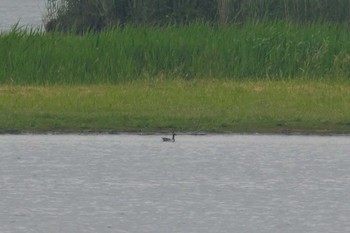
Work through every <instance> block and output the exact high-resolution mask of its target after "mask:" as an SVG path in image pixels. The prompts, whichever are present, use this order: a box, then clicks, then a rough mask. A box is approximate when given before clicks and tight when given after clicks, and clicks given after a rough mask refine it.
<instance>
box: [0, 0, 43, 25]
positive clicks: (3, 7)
mask: <svg viewBox="0 0 350 233" xmlns="http://www.w3.org/2000/svg"><path fill="white" fill-rule="evenodd" d="M46 2H47V0H0V31H6V30H9V29H10V28H11V26H13V25H14V24H16V23H17V22H19V25H22V26H23V25H26V26H28V25H32V26H35V27H37V26H40V25H41V24H42V18H43V16H44V15H45V14H46Z"/></svg>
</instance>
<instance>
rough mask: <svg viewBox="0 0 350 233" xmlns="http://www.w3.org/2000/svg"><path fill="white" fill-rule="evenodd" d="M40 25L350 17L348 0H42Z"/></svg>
mask: <svg viewBox="0 0 350 233" xmlns="http://www.w3.org/2000/svg"><path fill="white" fill-rule="evenodd" d="M47 6H48V15H47V22H46V25H45V26H46V29H47V30H48V31H51V30H55V29H56V30H63V31H71V30H75V31H77V32H84V31H87V30H92V31H99V30H103V29H105V28H110V27H115V26H120V25H124V24H127V23H131V24H152V25H159V26H162V25H174V24H175V25H183V24H188V23H191V22H193V21H197V22H198V21H201V22H210V23H221V24H225V23H244V22H245V21H251V20H261V19H269V20H280V19H283V20H291V21H297V22H310V21H312V22H313V21H332V22H336V23H344V22H350V0H48V4H47Z"/></svg>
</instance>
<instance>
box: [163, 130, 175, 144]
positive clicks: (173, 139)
mask: <svg viewBox="0 0 350 233" xmlns="http://www.w3.org/2000/svg"><path fill="white" fill-rule="evenodd" d="M175 135H176V133H174V132H173V137H172V138H162V139H163V142H175Z"/></svg>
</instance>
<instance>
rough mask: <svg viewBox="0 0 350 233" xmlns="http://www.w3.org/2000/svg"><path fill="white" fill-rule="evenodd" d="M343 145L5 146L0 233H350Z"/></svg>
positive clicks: (333, 140) (234, 140)
mask: <svg viewBox="0 0 350 233" xmlns="http://www.w3.org/2000/svg"><path fill="white" fill-rule="evenodd" d="M349 139H350V138H349V137H345V136H344V137H342V136H333V137H315V136H257V135H255V136H254V135H246V136H242V135H226V136H225V135H221V136H220V135H211V136H188V135H187V136H186V135H179V136H178V137H177V141H176V142H175V143H163V142H161V138H160V136H158V135H153V136H137V135H114V136H111V135H90V136H79V135H59V136H53V135H51V136H49V135H36V136H33V135H20V136H14V135H12V136H6V135H2V136H0V148H1V155H0V159H1V163H0V196H1V199H0V232H1V233H22V232H23V233H31V232H33V233H40V232H43V233H44V232H45V233H46V232H50V233H61V232H74V233H80V232H89V233H90V232H91V233H94V232H99V233H103V232H113V233H116V232H141V233H142V232H150V233H151V232H152V233H157V232H159V233H163V232H186V233H191V232H198V233H199V232H200V233H205V232H247V233H249V232H254V233H255V232H259V233H264V232H266V233H271V232H285V233H288V232H293V233H300V232H307V233H312V232H315V233H316V232H317V233H322V232H324V233H329V232H339V233H343V232H350V195H349V193H350V156H349V151H350V144H349Z"/></svg>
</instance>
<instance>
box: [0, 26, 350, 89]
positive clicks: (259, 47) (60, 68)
mask: <svg viewBox="0 0 350 233" xmlns="http://www.w3.org/2000/svg"><path fill="white" fill-rule="evenodd" d="M0 59H1V61H2V62H1V63H0V83H1V84H4V83H18V84H55V83H65V84H81V83H85V84H88V83H118V82H123V81H132V80H135V79H140V78H143V79H149V78H151V79H152V78H154V77H158V78H159V77H162V78H168V79H174V78H184V79H193V78H196V79H201V78H215V79H220V78H225V79H266V78H273V79H289V78H307V79H311V78H315V79H322V78H349V77H350V34H349V31H348V29H347V26H346V25H345V24H343V25H338V24H334V23H322V24H321V23H313V24H310V25H301V24H295V23H290V22H285V21H275V22H271V21H266V22H262V23H256V22H251V23H246V24H245V25H243V26H239V25H227V26H220V27H212V26H211V25H206V24H203V23H196V24H190V25H187V26H184V27H175V26H168V27H161V28H157V27H152V26H142V27H141V26H139V27H138V26H131V25H127V26H125V27H124V28H115V29H114V30H109V31H104V32H101V33H87V34H85V35H82V36H77V35H75V34H65V35H62V34H59V33H36V32H32V33H25V32H20V31H12V32H10V33H8V34H2V35H0Z"/></svg>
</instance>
